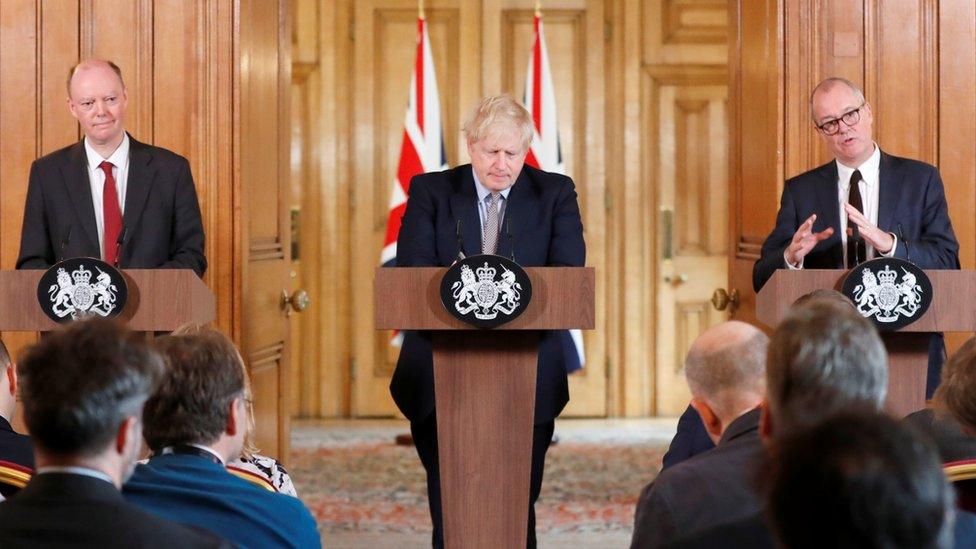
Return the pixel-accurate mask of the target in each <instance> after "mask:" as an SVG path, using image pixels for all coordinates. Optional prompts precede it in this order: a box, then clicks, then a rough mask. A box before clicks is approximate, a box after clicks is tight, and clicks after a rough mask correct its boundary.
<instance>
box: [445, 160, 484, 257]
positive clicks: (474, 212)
mask: <svg viewBox="0 0 976 549" xmlns="http://www.w3.org/2000/svg"><path fill="white" fill-rule="evenodd" d="M456 175H457V176H456V177H455V178H454V181H453V186H454V189H453V190H454V192H453V193H452V194H451V214H453V215H454V220H455V224H456V222H457V221H459V220H460V221H461V238H462V242H463V247H464V250H463V251H464V255H466V256H467V255H478V254H480V253H481V218H480V217H479V216H478V193H477V192H475V190H474V177H473V176H472V175H471V166H470V165H467V166H461V167H459V168H456Z"/></svg>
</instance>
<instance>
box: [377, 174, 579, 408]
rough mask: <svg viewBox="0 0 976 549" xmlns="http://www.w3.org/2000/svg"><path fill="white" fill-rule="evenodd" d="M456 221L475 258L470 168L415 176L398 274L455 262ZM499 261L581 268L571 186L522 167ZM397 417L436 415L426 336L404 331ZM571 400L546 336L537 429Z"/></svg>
mask: <svg viewBox="0 0 976 549" xmlns="http://www.w3.org/2000/svg"><path fill="white" fill-rule="evenodd" d="M458 221H460V223H461V240H462V247H463V249H464V253H465V255H477V254H480V253H481V221H480V217H479V216H478V194H477V191H476V190H475V182H474V176H473V175H472V171H471V165H469V164H466V165H464V166H458V167H457V168H453V169H450V170H446V171H443V172H434V173H427V174H423V175H418V176H416V177H414V178H413V179H412V180H411V181H410V198H409V200H408V201H407V209H406V212H405V213H404V215H403V224H402V225H401V227H400V234H399V238H398V239H397V257H396V263H397V266H400V267H431V266H441V267H445V266H448V265H451V264H452V263H453V262H454V260H455V259H456V257H457V253H458V239H457V227H458ZM503 227H506V229H503V231H502V235H501V237H500V238H499V240H498V250H497V253H498V255H501V256H505V257H509V256H510V255H511V253H512V244H511V243H510V242H509V238H508V236H507V234H508V233H509V231H510V233H511V235H512V240H513V242H514V248H515V262H516V263H518V264H520V265H522V266H523V267H541V266H551V267H581V266H583V263H584V261H585V260H586V246H585V244H584V243H583V223H582V221H581V220H580V211H579V204H577V202H576V190H575V187H574V186H573V180H572V179H570V178H568V177H566V176H564V175H558V174H554V173H548V172H544V171H541V170H537V169H535V168H531V167H529V166H525V167H523V168H522V172H521V173H520V174H519V176H518V179H516V180H515V184H514V185H513V186H512V190H511V191H510V192H509V194H508V203H507V204H506V206H505V219H504V221H503ZM390 392H391V393H392V394H393V400H394V401H396V404H397V406H398V407H399V408H400V411H402V412H403V414H404V415H405V416H407V418H409V419H410V421H420V420H422V419H424V418H425V417H427V416H428V415H430V413H431V412H433V411H434V366H433V355H432V349H431V343H430V336H429V334H427V333H419V332H406V333H405V334H404V338H403V346H402V347H401V348H400V358H399V360H398V361H397V368H396V371H395V372H394V374H393V380H392V381H391V383H390ZM568 401H569V388H568V384H567V380H566V365H565V359H564V355H563V349H562V346H561V345H560V338H559V333H558V332H545V333H543V336H542V341H541V343H540V346H539V363H538V371H537V374H536V396H535V423H536V424H539V423H544V422H547V421H550V420H552V419H553V418H554V417H556V416H557V415H559V413H560V412H561V411H562V409H563V407H565V406H566V403H567V402H568Z"/></svg>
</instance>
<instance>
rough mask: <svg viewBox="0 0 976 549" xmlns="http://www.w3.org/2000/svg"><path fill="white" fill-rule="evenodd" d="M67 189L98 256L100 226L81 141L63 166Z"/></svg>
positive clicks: (95, 254) (83, 144)
mask: <svg viewBox="0 0 976 549" xmlns="http://www.w3.org/2000/svg"><path fill="white" fill-rule="evenodd" d="M61 176H62V177H63V178H64V185H65V189H66V190H67V192H68V196H70V197H71V204H72V205H73V206H74V209H75V215H77V217H78V219H79V220H80V221H81V227H82V228H83V229H84V231H85V236H87V237H88V241H89V243H91V244H94V250H95V253H94V256H98V255H99V254H98V250H99V248H98V227H97V226H96V224H95V206H94V205H93V204H92V193H91V180H89V178H88V158H87V156H86V155H85V143H84V141H79V142H78V144H76V145H75V146H74V147H72V148H71V151H70V152H69V153H68V162H67V164H64V165H62V166H61Z"/></svg>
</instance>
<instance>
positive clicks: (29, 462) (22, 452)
mask: <svg viewBox="0 0 976 549" xmlns="http://www.w3.org/2000/svg"><path fill="white" fill-rule="evenodd" d="M0 461H9V462H12V463H16V464H17V465H23V466H24V467H30V468H31V469H33V468H34V446H33V445H32V444H31V440H30V437H29V436H27V435H22V434H20V433H18V432H16V431H14V429H13V427H11V426H10V422H8V421H7V420H6V419H4V418H2V417H0Z"/></svg>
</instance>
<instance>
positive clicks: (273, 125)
mask: <svg viewBox="0 0 976 549" xmlns="http://www.w3.org/2000/svg"><path fill="white" fill-rule="evenodd" d="M287 4H288V2H286V1H285V0H279V1H278V2H267V1H262V0H243V1H241V3H240V16H239V17H240V42H239V47H240V52H239V55H240V96H239V107H240V110H239V116H240V126H239V128H240V131H239V133H238V134H237V139H238V143H239V151H240V162H241V165H240V171H239V177H240V183H239V185H240V186H239V188H240V199H239V204H238V205H237V206H238V207H239V208H240V210H241V214H240V217H239V219H240V221H241V231H242V239H241V242H242V245H243V250H242V257H243V269H242V272H241V277H242V280H241V284H240V288H241V296H240V297H241V300H240V301H239V303H241V307H240V315H241V326H242V334H241V335H242V347H243V348H242V354H243V355H244V357H245V360H246V362H247V364H248V366H249V368H250V373H251V385H252V389H253V393H254V396H253V400H254V415H255V418H256V420H257V421H256V429H255V435H256V436H255V441H256V443H257V445H258V447H259V448H260V449H261V452H262V453H264V454H267V455H271V456H276V457H278V459H280V460H285V461H286V460H287V456H288V449H289V437H290V433H289V425H290V414H289V410H288V406H287V395H289V387H288V384H289V381H290V376H289V356H288V350H289V344H288V343H289V314H288V312H287V310H285V309H284V308H283V307H282V294H283V292H284V294H285V295H290V294H291V292H292V288H291V287H290V284H289V271H290V232H289V231H290V221H289V209H290V208H289V206H290V202H289V198H288V196H289V170H290V167H289V162H288V159H289V137H290V135H289V130H288V128H289V122H290V120H291V118H290V116H289V97H290V91H291V61H290V58H289V44H290V38H291V37H290V34H289V31H288V28H289V26H288V17H287V9H286V6H287ZM229 206H230V205H228V207H229Z"/></svg>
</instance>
